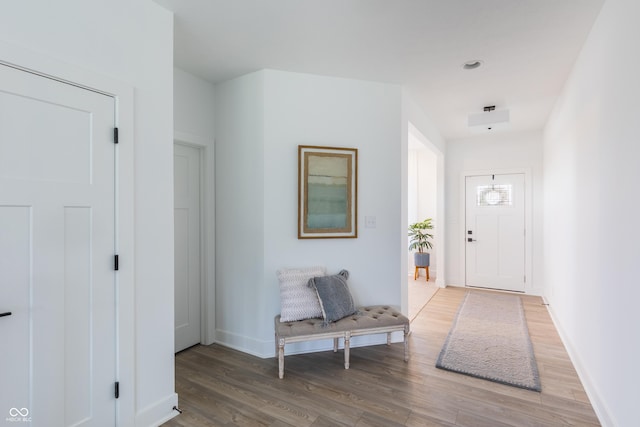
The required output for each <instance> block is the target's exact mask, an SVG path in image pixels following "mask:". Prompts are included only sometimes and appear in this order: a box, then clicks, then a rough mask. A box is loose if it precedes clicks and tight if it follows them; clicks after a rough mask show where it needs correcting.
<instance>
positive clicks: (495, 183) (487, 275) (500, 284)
mask: <svg viewBox="0 0 640 427" xmlns="http://www.w3.org/2000/svg"><path fill="white" fill-rule="evenodd" d="M465 231H466V234H465V242H466V243H465V245H466V285H467V286H479V287H483V288H494V289H505V290H511V291H520V292H524V284H525V198H524V174H509V175H506V174H505V175H487V176H468V177H467V178H466V230H465Z"/></svg>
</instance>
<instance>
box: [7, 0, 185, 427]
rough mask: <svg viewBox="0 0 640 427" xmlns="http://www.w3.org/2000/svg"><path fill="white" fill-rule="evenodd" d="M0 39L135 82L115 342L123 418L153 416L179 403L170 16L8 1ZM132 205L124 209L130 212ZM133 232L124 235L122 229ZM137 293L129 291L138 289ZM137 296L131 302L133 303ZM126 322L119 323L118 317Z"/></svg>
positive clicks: (146, 421)
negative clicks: (126, 247) (130, 196)
mask: <svg viewBox="0 0 640 427" xmlns="http://www.w3.org/2000/svg"><path fill="white" fill-rule="evenodd" d="M0 41H1V42H5V43H10V44H13V45H15V46H18V49H24V50H30V51H35V52H38V53H40V54H43V55H45V56H47V57H50V58H53V60H56V61H61V62H64V63H68V64H70V65H71V66H73V67H77V68H78V69H82V70H86V73H85V74H84V76H83V75H81V76H80V79H85V77H86V79H87V80H91V79H93V77H91V76H94V75H104V76H106V77H108V78H110V79H114V80H118V81H122V82H125V83H126V84H127V85H130V86H132V87H133V89H134V96H135V102H134V103H132V104H131V105H130V106H126V105H124V106H122V107H123V108H125V109H126V108H132V109H133V111H132V113H133V114H132V115H131V116H132V117H134V120H135V121H134V123H135V124H134V128H133V130H132V129H122V132H123V133H124V134H126V135H130V136H132V139H131V138H124V139H123V140H122V141H121V144H133V145H134V159H131V158H127V159H122V161H123V162H124V163H123V164H126V163H128V162H134V163H133V166H132V169H133V176H132V177H124V178H126V179H129V185H130V186H134V187H133V188H134V192H135V201H134V206H133V209H134V210H135V220H134V217H133V214H131V215H130V217H129V218H127V217H123V218H121V220H123V221H125V222H128V221H135V222H134V223H133V225H134V227H135V228H134V231H133V245H135V252H134V253H131V252H128V253H121V254H120V258H121V262H120V264H121V267H122V269H126V270H128V271H132V270H135V272H133V271H132V272H131V274H132V277H133V278H134V280H135V283H129V285H130V286H131V287H133V289H124V290H123V292H124V293H125V294H127V295H130V296H131V298H130V300H128V301H126V304H125V305H124V306H123V307H121V310H125V311H127V310H129V307H131V306H132V307H133V308H132V312H133V313H134V315H133V316H132V321H133V320H134V319H135V323H134V324H130V325H126V329H127V330H128V331H130V332H128V335H127V336H125V337H123V341H121V342H120V352H121V354H122V355H123V358H122V359H121V360H120V366H119V369H120V372H121V374H122V378H121V384H120V386H121V387H120V390H121V393H120V400H119V405H120V419H121V422H122V425H134V424H135V425H150V424H153V423H157V422H158V421H159V420H161V419H162V418H164V417H167V416H170V414H171V412H172V411H171V408H172V406H173V405H174V404H175V394H174V375H173V371H174V365H173V213H172V210H173V209H172V206H173V198H172V191H171V188H172V185H173V184H172V181H173V176H172V170H173V167H172V164H173V162H172V152H173V150H172V134H173V126H172V75H173V47H172V46H173V18H172V15H171V13H169V12H168V11H166V10H164V9H162V8H161V7H159V6H157V5H156V4H154V3H153V2H152V1H150V0H145V1H136V2H130V1H127V0H109V1H106V0H104V1H93V2H85V1H81V0H76V1H71V0H70V1H66V2H64V3H60V2H51V1H46V0H33V1H29V2H11V4H4V5H3V11H2V14H0ZM131 208H132V207H131V206H125V207H123V209H124V210H125V211H129V212H133V209H131ZM127 238H129V237H127ZM134 293H135V296H134ZM134 304H135V305H134ZM123 326H125V325H123Z"/></svg>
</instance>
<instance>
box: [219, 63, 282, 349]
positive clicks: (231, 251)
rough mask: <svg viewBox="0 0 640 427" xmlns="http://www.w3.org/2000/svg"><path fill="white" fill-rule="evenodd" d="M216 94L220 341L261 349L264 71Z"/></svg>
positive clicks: (221, 86)
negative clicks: (259, 312) (259, 332)
mask: <svg viewBox="0 0 640 427" xmlns="http://www.w3.org/2000/svg"><path fill="white" fill-rule="evenodd" d="M215 95H216V97H215V101H216V102H215V108H216V117H215V132H216V133H215V134H216V160H215V195H216V231H215V240H216V341H218V342H220V343H222V344H224V345H227V346H229V347H233V348H236V349H239V350H242V351H245V352H248V353H252V354H260V355H261V354H262V353H263V351H264V350H263V348H262V346H261V343H262V342H263V341H264V340H265V339H266V337H263V336H260V335H259V334H258V330H259V329H260V324H261V323H264V322H267V323H268V324H271V323H273V319H265V318H260V317H259V316H258V315H257V313H258V311H260V310H262V309H261V308H260V305H261V303H262V302H261V301H260V296H261V294H262V292H263V287H264V286H265V283H264V278H263V277H264V257H265V255H264V250H265V246H264V245H265V237H264V233H265V230H264V227H265V223H264V219H263V218H264V210H265V203H264V191H265V190H264V178H265V176H264V153H265V147H264V135H263V132H264V131H263V127H264V119H263V115H264V100H263V99H264V72H257V73H252V74H248V75H246V76H243V77H239V78H237V79H234V80H231V81H228V82H225V83H222V84H219V85H216V87H215ZM274 274H275V273H274ZM274 277H275V276H274ZM270 348H271V349H273V344H272V346H271V347H270ZM264 355H265V356H267V354H264ZM272 355H273V350H271V352H270V353H269V354H268V356H272Z"/></svg>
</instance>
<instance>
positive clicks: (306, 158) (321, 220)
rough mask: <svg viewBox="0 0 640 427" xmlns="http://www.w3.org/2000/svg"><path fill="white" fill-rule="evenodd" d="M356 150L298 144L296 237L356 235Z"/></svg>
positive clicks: (321, 237)
mask: <svg viewBox="0 0 640 427" xmlns="http://www.w3.org/2000/svg"><path fill="white" fill-rule="evenodd" d="M357 196H358V150H357V149H356V148H339V147H315V146H308V145H299V146H298V239H329V238H356V237H358V221H357V218H358V197H357Z"/></svg>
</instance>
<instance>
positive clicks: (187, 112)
mask: <svg viewBox="0 0 640 427" xmlns="http://www.w3.org/2000/svg"><path fill="white" fill-rule="evenodd" d="M214 99H215V98H214V88H213V85H212V84H211V83H209V82H207V81H205V80H203V79H201V78H199V77H196V76H194V75H192V74H189V73H187V72H186V71H183V70H181V69H179V68H174V70H173V125H174V141H175V142H179V143H182V144H188V145H192V146H195V147H198V148H200V149H201V150H202V153H203V156H204V200H203V204H204V211H205V212H204V214H205V215H204V224H203V226H204V229H203V230H202V231H201V232H202V233H203V236H204V239H205V253H204V255H203V256H204V257H205V260H204V261H205V267H204V270H205V277H203V286H204V288H205V289H204V291H205V292H204V306H205V312H204V314H203V317H204V319H203V324H202V326H203V330H202V337H203V340H202V343H203V344H211V343H213V342H214V341H215V292H216V288H215V183H214V174H215V156H214V153H215V147H214V139H215V134H214V114H215V109H214Z"/></svg>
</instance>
